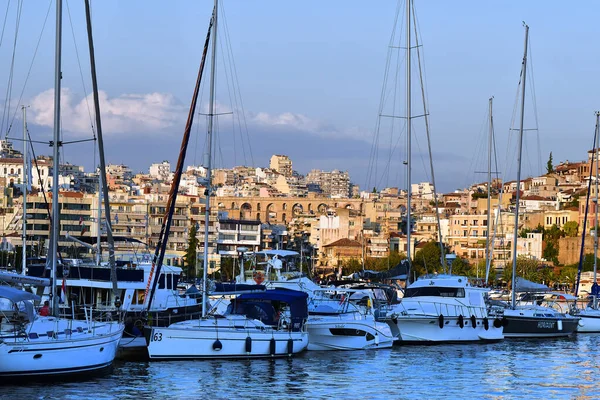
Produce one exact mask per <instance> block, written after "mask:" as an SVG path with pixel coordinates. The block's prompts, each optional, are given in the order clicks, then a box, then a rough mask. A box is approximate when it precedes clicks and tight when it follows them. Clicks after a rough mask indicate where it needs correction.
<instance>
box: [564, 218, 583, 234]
mask: <svg viewBox="0 0 600 400" xmlns="http://www.w3.org/2000/svg"><path fill="white" fill-rule="evenodd" d="M563 231H564V232H565V235H566V236H568V237H576V236H577V233H578V232H579V224H578V223H577V222H575V221H568V222H566V223H565V224H564V225H563Z"/></svg>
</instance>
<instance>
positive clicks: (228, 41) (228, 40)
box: [221, 2, 255, 167]
mask: <svg viewBox="0 0 600 400" xmlns="http://www.w3.org/2000/svg"><path fill="white" fill-rule="evenodd" d="M221 10H222V14H223V15H222V17H223V26H224V27H225V39H226V40H225V42H226V45H227V47H228V48H229V53H230V54H231V65H230V69H232V70H233V72H232V78H234V79H235V84H234V86H233V88H234V94H235V89H236V88H237V96H238V97H239V107H240V109H241V119H242V120H243V122H244V132H245V134H246V139H247V141H248V152H249V153H250V162H251V163H252V166H253V167H254V166H255V163H254V155H253V153H252V142H251V140H250V133H249V131H248V122H247V120H246V110H245V108H244V101H243V99H242V92H241V87H240V82H239V78H238V73H237V67H236V64H235V57H234V54H233V48H232V46H231V38H230V34H229V26H228V25H227V16H226V15H225V10H224V5H223V2H221ZM236 107H237V100H236ZM237 119H238V125H239V129H240V136H241V135H242V124H241V122H240V111H239V110H238V113H237ZM242 146H243V138H242ZM242 148H243V147H242ZM244 157H245V153H244Z"/></svg>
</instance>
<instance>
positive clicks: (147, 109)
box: [30, 88, 186, 135]
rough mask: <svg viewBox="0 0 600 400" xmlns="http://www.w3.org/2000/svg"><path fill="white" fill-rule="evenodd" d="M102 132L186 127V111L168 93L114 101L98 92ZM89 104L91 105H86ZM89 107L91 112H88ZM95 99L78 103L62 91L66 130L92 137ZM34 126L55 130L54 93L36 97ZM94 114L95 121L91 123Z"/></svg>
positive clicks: (135, 95)
mask: <svg viewBox="0 0 600 400" xmlns="http://www.w3.org/2000/svg"><path fill="white" fill-rule="evenodd" d="M98 97H99V100H100V112H101V113H102V129H103V132H104V133H105V134H107V135H110V134H111V133H132V132H135V133H138V132H141V133H148V132H156V131H160V130H163V129H165V128H169V127H172V126H176V125H181V126H183V124H184V123H185V112H186V109H185V107H183V106H182V105H180V104H179V103H178V102H177V100H176V99H175V97H174V96H173V95H171V94H168V93H147V94H122V95H120V96H118V97H114V98H110V97H109V96H108V94H107V93H106V92H104V91H99V92H98ZM86 100H87V101H86ZM88 104H89V110H88ZM93 104H94V103H93V97H92V95H91V94H90V95H89V96H87V99H86V98H80V99H77V98H76V96H75V95H74V94H73V92H71V91H70V90H69V89H68V88H64V89H62V90H61V119H62V128H63V130H65V131H68V132H71V133H74V134H79V135H82V134H89V133H90V132H91V128H90V126H91V124H92V123H93V124H94V125H96V123H95V120H94V109H93ZM30 105H31V122H33V123H35V124H37V125H42V126H48V127H51V126H53V124H54V89H49V90H46V91H45V92H42V93H40V94H38V95H37V96H35V97H34V98H33V99H32V100H31V102H30ZM90 114H91V118H92V121H93V122H91V121H90Z"/></svg>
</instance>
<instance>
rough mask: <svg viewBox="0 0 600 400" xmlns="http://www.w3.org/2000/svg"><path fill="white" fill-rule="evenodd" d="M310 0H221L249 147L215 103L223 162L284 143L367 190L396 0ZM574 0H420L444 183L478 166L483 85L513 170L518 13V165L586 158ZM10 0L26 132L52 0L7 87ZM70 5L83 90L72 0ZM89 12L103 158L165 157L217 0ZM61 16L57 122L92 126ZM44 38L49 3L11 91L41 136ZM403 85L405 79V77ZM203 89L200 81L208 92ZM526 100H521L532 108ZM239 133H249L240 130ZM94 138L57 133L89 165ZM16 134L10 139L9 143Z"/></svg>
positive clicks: (175, 141)
mask: <svg viewBox="0 0 600 400" xmlns="http://www.w3.org/2000/svg"><path fill="white" fill-rule="evenodd" d="M47 4H48V6H49V5H50V3H49V2H48V3H47ZM144 4H146V5H147V4H148V3H147V2H146V3H144ZM313 4H314V6H311V4H310V3H309V4H308V6H307V5H306V4H302V5H300V4H298V5H296V4H279V3H277V2H267V1H265V2H262V3H261V5H263V6H264V7H254V6H253V5H251V4H247V3H245V2H241V1H228V2H224V10H225V13H224V14H225V18H226V19H224V21H226V23H227V28H228V29H227V32H228V34H229V36H230V43H231V53H232V54H233V56H234V58H235V68H236V70H237V74H236V75H237V78H238V82H239V86H240V87H241V94H242V99H243V103H244V106H245V107H244V109H245V111H246V122H247V126H248V134H249V141H250V142H251V144H252V156H251V153H250V151H249V149H248V148H247V141H248V139H247V138H244V137H243V135H242V139H240V138H239V137H238V138H237V139H236V142H234V141H233V140H232V138H231V136H227V134H228V132H227V128H226V126H227V125H230V124H231V122H230V120H229V121H227V120H226V118H228V117H226V116H223V117H221V118H222V121H223V122H222V129H221V130H222V133H223V137H222V138H221V146H219V148H218V150H217V153H220V155H219V156H218V157H217V166H219V167H232V166H235V165H242V164H245V165H252V166H255V167H259V166H260V167H265V166H267V165H268V159H269V157H270V156H271V155H272V154H286V155H288V156H290V158H291V159H292V160H293V162H294V169H296V170H298V171H299V172H301V173H302V174H307V173H308V172H309V171H310V170H311V169H313V168H317V169H322V170H333V169H339V170H348V171H349V173H350V176H351V178H352V181H353V182H354V183H355V184H358V185H360V187H361V189H363V190H368V189H369V188H368V187H367V186H368V184H367V183H366V169H367V168H368V164H369V150H368V149H369V148H370V146H371V142H372V137H373V131H374V125H375V124H374V123H375V120H376V117H377V110H378V107H379V97H380V91H381V86H382V75H383V70H384V65H385V62H386V56H385V55H386V52H387V45H388V42H389V37H390V33H391V31H392V25H393V21H394V12H395V9H396V2H395V1H387V2H380V3H377V4H376V5H374V6H372V7H366V6H365V5H364V4H362V3H360V2H357V1H351V2H344V3H341V2H328V3H326V4H319V5H318V6H319V7H318V10H319V13H318V15H317V13H315V10H316V9H317V8H316V6H317V3H316V2H315V3H313ZM580 4H582V5H580V7H579V8H575V7H571V8H566V9H565V8H564V3H560V2H558V1H551V2H544V3H543V7H542V6H541V3H533V2H530V3H527V4H521V3H517V2H511V3H506V2H492V3H485V4H480V3H478V2H474V1H465V2H461V3H453V4H448V3H446V2H441V1H435V2H416V5H415V7H416V11H417V17H418V22H419V25H420V26H419V27H420V34H421V40H422V43H423V46H424V47H423V49H424V54H425V56H426V57H425V63H424V66H425V70H426V77H427V81H426V83H427V89H428V100H429V103H430V107H429V112H430V116H431V125H432V131H431V133H432V147H433V157H434V164H435V171H436V180H437V182H436V183H437V186H438V187H439V188H440V190H441V191H451V190H453V189H455V188H459V187H464V184H465V182H464V181H462V180H463V179H464V177H465V175H469V174H470V176H471V177H473V178H469V180H470V182H474V181H476V180H480V181H482V180H484V179H485V178H483V176H480V177H476V175H474V173H475V170H477V171H479V170H481V168H482V167H481V166H480V165H474V164H476V163H477V162H478V161H477V160H475V161H474V160H473V159H471V157H475V156H473V154H474V153H476V152H477V149H478V147H477V146H476V145H475V144H476V143H478V142H481V141H485V140H486V139H485V137H484V136H485V129H483V128H482V126H483V124H482V121H484V120H485V118H486V112H487V106H488V104H487V100H488V98H489V97H490V96H492V95H493V96H494V98H495V100H494V101H495V125H496V135H497V142H498V146H499V154H498V160H499V162H500V163H501V164H504V165H500V166H499V171H502V172H504V177H505V179H506V180H508V179H510V178H511V176H510V174H511V169H510V168H508V165H510V164H514V155H508V156H507V155H506V154H511V153H510V152H507V151H506V148H507V144H506V142H507V137H508V135H507V133H508V131H509V123H510V120H511V116H512V110H513V107H514V98H515V93H516V90H517V83H518V77H519V68H520V63H521V59H522V51H523V49H522V46H523V44H522V42H523V38H522V36H523V31H522V29H521V20H525V21H526V22H527V23H528V24H529V25H530V27H531V43H532V44H531V50H532V55H531V58H530V60H533V71H534V73H533V77H534V78H535V89H536V92H535V93H536V100H537V114H538V115H537V117H538V121H539V127H540V131H539V135H540V140H539V144H540V148H541V149H540V153H541V155H538V154H537V149H535V147H537V143H536V139H534V138H531V139H530V143H529V145H530V148H529V150H528V154H529V157H528V158H529V160H528V162H524V164H523V166H524V168H525V176H527V175H536V174H539V173H540V171H539V169H540V167H541V168H543V166H544V165H545V162H546V160H547V158H548V154H549V152H550V151H552V152H553V156H554V162H555V164H557V163H558V162H559V161H564V160H567V159H569V160H572V161H573V160H583V159H585V152H586V151H587V150H589V149H590V148H591V147H592V146H591V143H592V140H591V139H592V133H593V123H594V121H593V111H594V110H595V109H598V108H600V105H597V104H595V103H594V100H595V97H597V96H594V95H595V93H598V92H599V89H600V87H599V86H600V84H599V83H598V82H597V80H594V79H593V78H594V75H593V72H594V71H593V68H592V66H593V65H597V64H598V62H600V56H599V55H597V54H595V53H594V52H592V51H587V52H586V51H585V49H586V48H589V49H592V48H594V47H593V41H594V38H597V37H599V36H600V35H599V33H600V32H598V30H599V29H600V28H598V27H597V26H595V25H594V24H593V21H592V15H595V14H597V13H594V9H598V11H600V5H598V4H596V3H593V2H591V1H590V2H583V3H580ZM15 7H16V6H15V5H10V4H9V6H8V9H7V11H8V13H7V15H8V16H9V18H8V20H7V24H6V31H5V34H4V40H3V41H2V43H1V45H0V59H1V60H3V62H0V77H3V78H4V79H0V99H5V98H7V97H8V98H10V99H11V107H10V110H8V112H5V113H4V114H8V115H9V116H10V118H7V117H3V119H2V123H3V125H2V131H3V132H2V136H3V137H4V136H5V134H6V130H7V128H8V125H9V122H12V128H11V132H10V134H9V135H8V136H9V137H12V138H14V137H17V138H18V137H20V135H21V132H20V125H21V124H20V121H19V118H20V111H19V112H18V113H16V116H15V118H14V119H13V118H12V116H13V114H15V110H16V109H17V107H18V102H17V100H18V98H19V95H20V93H21V90H22V89H23V83H24V80H25V76H26V74H27V71H28V68H29V63H30V61H31V58H32V57H33V53H34V50H35V46H36V43H37V40H38V35H39V33H40V31H41V28H42V24H43V21H44V18H45V16H46V12H47V11H48V7H47V6H44V7H42V6H40V5H39V4H36V5H32V3H26V2H25V3H24V5H23V12H22V15H21V23H22V25H21V26H20V30H19V36H18V39H19V40H18V41H17V46H18V47H17V52H16V53H15V72H14V83H13V87H12V92H9V90H8V88H9V86H8V84H7V78H6V77H8V76H9V72H10V66H11V65H10V61H11V55H12V50H13V47H12V44H13V40H14V29H15V17H16V8H15ZM70 7H71V8H70V10H69V13H70V15H71V18H72V20H73V27H72V29H73V33H74V35H75V38H76V42H77V48H78V55H79V59H80V62H81V68H82V74H83V78H84V81H85V85H86V91H87V93H88V95H89V93H90V87H91V84H90V83H89V78H88V76H89V70H88V68H89V67H88V62H87V57H88V55H87V43H86V36H85V26H84V19H83V18H82V15H83V14H82V5H81V4H71V5H70ZM93 12H94V19H93V21H94V30H95V40H96V52H97V55H96V58H97V60H98V72H99V82H100V89H101V90H102V91H103V93H102V94H101V99H102V100H101V111H102V113H103V115H102V117H103V126H104V132H105V136H106V147H107V149H106V150H107V161H108V162H111V163H124V164H127V165H129V166H131V167H132V168H133V169H134V170H136V171H138V170H146V169H147V168H148V166H149V165H150V164H151V163H154V162H160V161H162V160H164V159H166V160H169V161H171V162H172V163H174V161H175V159H176V157H177V152H178V147H179V143H180V140H181V132H182V131H183V126H184V123H185V116H186V113H187V107H188V106H187V102H188V101H189V96H190V95H191V89H192V85H193V80H194V79H195V78H194V75H195V74H196V69H197V66H198V62H199V58H200V53H201V46H202V43H203V39H204V35H205V34H206V29H207V25H208V19H209V15H210V12H211V4H210V3H209V2H179V3H177V6H172V5H171V4H163V3H161V2H150V5H147V6H146V7H140V6H139V3H135V2H133V3H117V2H104V3H102V4H100V3H97V4H94V5H93ZM131 15H136V16H137V18H131ZM400 18H403V17H402V16H400ZM69 20H70V19H69V16H68V15H65V16H64V18H63V24H64V25H63V42H64V50H63V83H62V84H63V88H64V90H65V96H63V97H64V100H63V101H64V103H63V104H64V110H63V131H64V134H65V137H74V138H83V137H90V136H91V129H90V128H89V126H90V121H89V116H88V111H87V105H86V102H85V100H84V90H83V87H82V84H81V77H80V72H79V67H78V62H77V57H76V55H75V49H74V46H73V34H72V32H71V25H70V22H69ZM222 26H225V24H224V23H223V24H222ZM307 26H308V27H309V28H310V29H307V28H306V27H307ZM223 32H224V31H223ZM223 36H224V35H221V37H223ZM53 43H54V20H53V9H52V10H50V13H49V17H48V22H47V24H46V26H45V28H44V33H43V35H42V40H41V42H40V48H39V51H38V54H37V55H36V61H35V64H34V65H33V68H32V71H31V75H30V78H29V81H28V84H27V86H26V87H25V89H24V92H23V98H22V100H21V103H23V104H28V105H29V106H30V108H29V111H28V113H29V114H30V116H29V118H28V123H29V130H30V132H31V134H32V136H34V137H35V138H38V139H40V140H49V138H50V129H51V125H52V119H51V118H52V112H51V109H52V89H50V88H51V87H52V82H53V80H52V74H53V52H54V47H53ZM221 43H222V44H221V46H223V47H222V48H221V49H220V50H218V51H221V56H223V55H224V54H225V55H226V54H227V51H226V48H227V42H225V41H223V42H221ZM221 60H222V58H221ZM220 66H221V68H223V67H224V66H225V67H226V63H224V62H221V61H220ZM226 68H227V67H226ZM400 74H402V72H400ZM234 76H235V75H234ZM221 77H222V79H221V80H220V81H219V82H220V86H219V90H220V92H219V93H220V94H221V95H224V94H226V93H227V85H226V82H225V81H226V80H227V79H228V78H227V77H226V76H225V74H223V75H221ZM399 82H402V81H401V80H400V81H399ZM398 90H400V91H402V90H404V89H403V86H402V85H400V86H399V88H398ZM528 90H529V88H528ZM205 92H206V91H205ZM7 94H10V95H8V96H7ZM222 97H226V96H222ZM530 99H531V97H530ZM206 100H207V97H206V95H205V96H204V98H203V99H202V104H203V105H204V104H205V103H206ZM415 100H417V99H415ZM419 101H420V100H419ZM0 103H6V101H3V100H0ZM531 104H532V102H531V101H530V102H529V103H528V107H529V111H528V112H529V115H532V113H533V112H534V109H533V108H531ZM219 105H220V109H221V111H229V110H230V109H232V108H236V107H231V103H229V104H228V103H227V101H225V100H222V101H221V103H220V104H219ZM2 108H3V109H4V106H3V107H2ZM203 118H204V117H202V116H198V117H197V121H198V122H199V123H198V127H197V128H195V131H196V133H195V134H196V137H194V138H192V143H191V144H190V150H189V152H188V157H187V159H186V161H187V164H201V163H202V152H203V142H204V139H203V132H204V131H203V129H204V127H203V125H204V123H203V122H204V121H203ZM532 121H533V119H531V118H530V119H529V120H528V122H532ZM531 125H532V124H531V123H530V124H529V128H531V127H532V126H531ZM242 133H243V132H242ZM420 134H421V135H422V132H421V133H420ZM229 135H230V133H229ZM238 135H239V133H238ZM567 135H568V137H569V140H568V141H566V140H565V138H566V137H567ZM282 137H283V138H282ZM238 141H239V142H238ZM242 141H246V143H244V145H242ZM513 145H514V140H513ZM92 146H93V145H92V144H83V145H74V146H72V147H66V148H65V151H64V161H68V162H71V163H73V164H82V165H84V166H85V167H86V170H89V169H90V168H91V167H93V165H90V162H92V161H91V159H92V157H91V153H92ZM15 147H16V148H19V147H20V144H19V143H15ZM38 147H39V149H36V152H37V153H38V154H48V153H49V151H48V148H47V147H43V146H38ZM234 148H235V151H234ZM132 149H136V151H132ZM383 150H385V149H383ZM383 150H382V151H383ZM424 150H425V142H424V136H420V137H419V138H418V140H417V145H416V147H415V149H414V152H413V162H414V163H415V165H416V166H415V167H414V168H413V171H414V173H413V183H414V182H419V181H427V180H430V179H429V178H428V175H427V174H424V173H423V172H422V169H425V167H421V166H422V165H425V164H426V163H427V162H428V160H427V159H425V161H423V160H422V159H421V158H420V156H419V154H421V153H424ZM512 153H514V150H513V151H512ZM415 155H416V157H415ZM219 157H221V159H220V160H219ZM401 158H402V157H395V164H393V166H392V170H393V171H395V174H390V175H391V176H390V178H389V180H388V183H389V184H387V185H386V184H381V185H377V186H379V188H380V189H381V188H383V187H384V186H403V178H402V176H403V174H402V173H400V172H399V171H401V169H400V168H401V167H400V166H401V161H402V159H401ZM252 159H253V161H252ZM539 159H541V163H542V164H543V165H541V166H540V165H538V164H540V162H539V161H540V160H539ZM476 161H477V162H476ZM470 169H472V171H470ZM512 173H514V168H512Z"/></svg>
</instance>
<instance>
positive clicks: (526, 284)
mask: <svg viewBox="0 0 600 400" xmlns="http://www.w3.org/2000/svg"><path fill="white" fill-rule="evenodd" d="M515 291H517V292H549V291H550V288H549V287H548V286H546V285H543V284H541V283H535V282H532V281H530V280H527V279H525V278H521V277H517V280H516V282H515Z"/></svg>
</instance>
